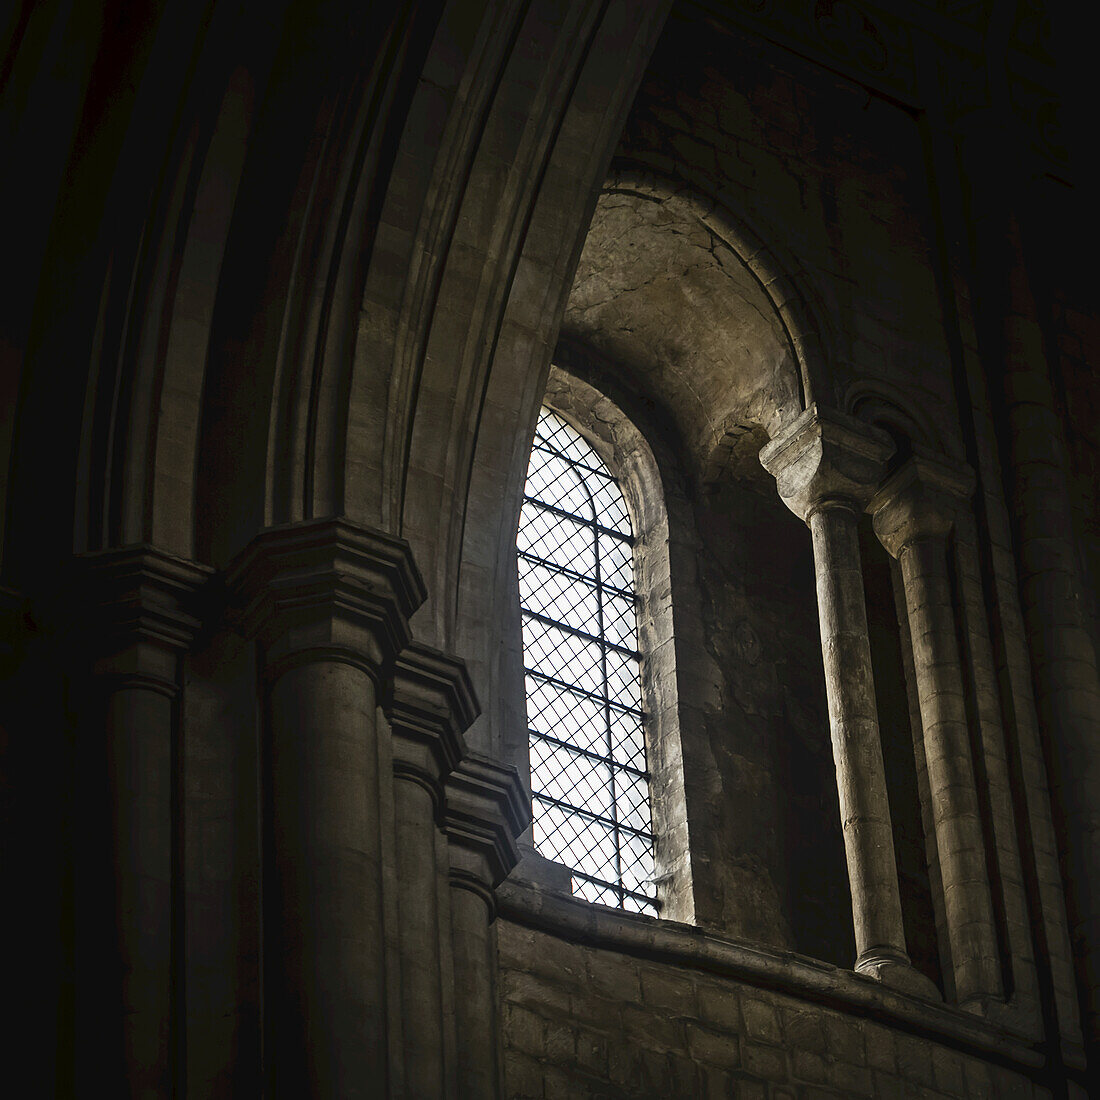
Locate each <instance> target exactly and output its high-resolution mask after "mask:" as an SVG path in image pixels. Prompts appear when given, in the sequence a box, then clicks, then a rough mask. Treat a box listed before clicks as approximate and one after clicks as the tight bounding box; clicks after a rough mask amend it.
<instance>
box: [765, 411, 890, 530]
mask: <svg viewBox="0 0 1100 1100" xmlns="http://www.w3.org/2000/svg"><path fill="white" fill-rule="evenodd" d="M893 453H894V444H893V441H892V440H891V439H890V437H889V436H888V435H887V434H886V433H885V432H883V431H880V430H879V429H877V428H873V427H871V426H870V425H868V424H864V423H863V421H861V420H856V419H854V418H853V417H850V416H845V415H843V414H842V413H838V412H836V411H834V410H833V409H828V408H824V407H822V406H819V405H817V404H813V405H811V406H810V407H809V408H808V409H806V410H805V411H804V412H803V413H801V414H800V415H799V416H798V418H797V419H796V420H794V421H792V422H791V423H790V424H788V425H787V427H786V428H784V429H783V430H782V431H781V432H780V433H779V434H778V435H777V436H776V437H775V438H774V439H773V440H771V442H769V443H768V444H766V445H765V446H764V448H763V449H762V450H761V452H760V462H761V464H762V465H763V467H764V469H765V470H767V471H768V473H770V474H771V475H772V476H773V477H774V478H775V481H776V485H777V486H778V488H779V495H780V497H781V498H782V499H783V503H784V504H786V505H787V507H788V508H790V510H791V511H792V512H794V514H795V515H796V516H798V518H799V519H801V520H802V521H803V522H805V523H809V521H810V517H811V516H812V515H813V514H814V512H816V511H818V510H819V509H821V508H823V507H836V506H839V507H843V508H848V509H850V510H851V511H854V512H856V513H857V514H859V513H862V512H863V510H864V509H865V508H866V506H867V502H868V501H869V500H870V499H871V497H872V496H873V495H874V492H875V490H876V489H877V488H878V485H879V482H880V481H881V479H882V474H883V470H884V468H885V464H886V462H887V460H888V459H889V458H890V456H891V455H892V454H893Z"/></svg>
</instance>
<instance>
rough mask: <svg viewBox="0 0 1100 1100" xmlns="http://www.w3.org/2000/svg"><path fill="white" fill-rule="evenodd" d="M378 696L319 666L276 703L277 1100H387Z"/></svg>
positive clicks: (305, 668) (273, 1049) (355, 674)
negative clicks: (334, 1099)
mask: <svg viewBox="0 0 1100 1100" xmlns="http://www.w3.org/2000/svg"><path fill="white" fill-rule="evenodd" d="M375 715H376V711H375V687H374V684H373V682H372V680H371V677H370V676H369V675H367V673H366V672H364V671H363V669H361V668H357V667H355V666H354V665H352V664H350V663H347V662H344V661H339V660H331V659H329V660H325V659H310V660H307V661H305V663H302V664H299V665H297V666H295V667H291V668H289V669H287V670H286V671H283V672H282V673H281V674H279V675H278V676H277V678H276V679H275V680H274V682H273V683H272V684H271V687H270V690H269V695H268V733H267V753H268V776H269V787H268V792H267V793H268V805H267V807H266V810H267V814H268V815H269V822H270V828H269V834H268V842H269V844H270V851H269V862H268V874H269V876H270V881H269V885H268V889H269V891H270V893H269V898H270V900H271V902H272V905H271V908H270V910H269V913H268V915H269V918H272V920H271V927H270V930H269V931H268V932H267V943H266V945H265V954H266V965H265V982H266V985H267V989H266V990H265V1001H266V1003H267V1006H268V1008H267V1017H268V1031H267V1035H268V1044H269V1045H268V1059H267V1060H268V1064H269V1066H270V1067H271V1075H270V1077H271V1082H272V1085H273V1091H274V1093H275V1095H279V1096H291V1095H295V1096H306V1095H308V1096H348V1097H353V1096H361V1097H367V1096H371V1095H377V1093H376V1092H375V1091H374V1090H375V1089H376V1087H377V1082H379V1081H383V1080H385V1075H386V1060H385V1032H386V1029H385V975H384V960H383V957H382V952H381V946H380V945H381V943H382V937H383V927H382V909H381V890H380V884H381V851H380V848H379V821H378V799H377V795H376V793H375V792H376V791H377V787H378V768H377V759H378V753H377V743H376V736H377V731H376V728H375V722H376V718H375Z"/></svg>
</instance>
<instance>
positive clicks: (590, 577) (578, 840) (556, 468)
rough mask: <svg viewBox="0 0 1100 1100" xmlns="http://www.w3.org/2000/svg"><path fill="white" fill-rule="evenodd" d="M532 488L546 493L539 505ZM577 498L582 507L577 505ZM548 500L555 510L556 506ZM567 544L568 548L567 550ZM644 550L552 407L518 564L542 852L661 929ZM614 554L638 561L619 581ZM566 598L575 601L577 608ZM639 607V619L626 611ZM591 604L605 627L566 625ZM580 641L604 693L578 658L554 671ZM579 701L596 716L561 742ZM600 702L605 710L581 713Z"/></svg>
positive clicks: (533, 474) (590, 454)
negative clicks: (644, 633)
mask: <svg viewBox="0 0 1100 1100" xmlns="http://www.w3.org/2000/svg"><path fill="white" fill-rule="evenodd" d="M547 474H549V475H550V476H549V478H548V479H547V478H546V476H545V475H547ZM532 478H534V479H535V485H534V487H533V492H529V491H528V490H530V489H532ZM577 488H579V489H580V490H581V493H580V495H578V494H576V492H575V491H573V492H571V490H575V489H577ZM552 490H557V494H556V495H555V492H553V491H552ZM547 495H549V496H550V497H551V499H549V500H548V499H545V498H546V497H547ZM601 497H602V498H603V501H604V503H603V505H601V503H600V500H599V499H598V498H601ZM566 504H568V505H569V506H565V505H566ZM624 528H625V530H624ZM563 531H564V532H565V536H566V537H565V542H564V543H560V542H557V541H556V537H557V536H560V534H561V532H563ZM589 536H590V537H591V552H590V556H589V559H588V562H587V564H586V563H585V562H584V561H583V560H582V561H578V560H577V559H578V558H581V559H583V557H584V556H585V555H583V554H576V555H575V556H574V557H573V558H572V559H570V560H569V564H566V563H565V562H563V561H562V560H560V559H559V555H560V554H561V552H562V549H563V547H564V548H565V549H568V548H570V547H573V546H574V545H575V544H576V543H577V542H578V541H579V542H580V543H581V544H582V545H583V543H584V542H585V541H587V538H588V537H589ZM634 545H635V535H634V527H633V520H632V517H631V516H630V513H629V509H628V507H627V502H626V498H625V496H624V494H623V492H622V489H621V487H620V486H619V484H618V478H617V477H616V476H615V473H614V472H613V471H612V470H611V469H609V468H608V465H607V463H606V462H605V461H604V460H603V458H602V457H601V456H600V454H599V452H598V451H597V450H596V448H595V447H593V446H592V444H591V442H589V441H588V440H587V439H585V437H584V436H583V435H582V434H581V433H580V432H579V431H578V430H577V428H576V427H575V426H574V425H572V424H571V423H570V422H569V420H568V419H567V418H565V417H563V416H562V415H561V413H560V412H558V411H556V410H554V409H553V408H551V407H549V406H546V405H544V406H543V407H542V409H541V410H540V412H539V420H538V426H537V428H536V432H535V438H534V441H533V443H532V447H531V451H530V457H529V460H528V471H527V475H526V477H525V482H524V492H523V504H522V508H521V518H520V524H519V529H518V531H517V551H516V554H517V569H518V572H519V574H520V577H521V581H520V583H521V591H522V590H524V589H525V588H526V590H527V593H528V596H527V598H526V599H524V598H523V597H522V595H521V620H522V623H523V639H524V642H523V654H524V661H523V663H524V678H525V685H524V686H525V699H526V701H527V704H528V707H527V712H528V744H529V751H530V753H531V767H532V773H531V776H532V783H531V791H532V810H533V813H534V815H535V822H534V826H533V831H534V837H535V844H536V849H537V850H539V851H540V853H541V854H543V855H544V856H548V857H549V858H552V859H555V860H556V861H557V860H561V861H563V862H567V863H568V864H569V865H570V871H571V876H572V886H573V893H574V895H575V896H579V897H583V898H586V899H587V900H590V901H595V902H599V903H601V904H610V905H613V906H614V907H615V908H618V909H623V910H626V911H634V912H643V913H650V914H651V915H654V916H655V915H657V913H658V912H659V907H660V901H659V900H658V897H657V892H656V888H655V887H654V881H655V879H656V877H657V874H656V869H655V865H654V830H653V817H652V797H651V791H650V773H649V770H648V763H647V756H646V743H645V741H646V738H645V732H644V730H645V720H646V715H645V711H644V709H643V707H642V695H641V676H642V666H643V654H642V652H641V651H640V649H639V648H638V629H637V622H636V616H637V612H638V602H639V601H638V597H637V578H636V568H635V562H634ZM615 546H619V547H626V548H627V549H628V559H627V566H626V572H627V574H628V575H626V576H624V566H623V564H622V563H621V561H620V563H619V565H618V567H617V568H616V569H613V570H611V571H609V570H608V569H607V568H606V566H607V565H608V564H609V562H610V561H612V553H613V550H612V548H613V547H615ZM538 550H541V551H542V553H538V552H535V551H538ZM540 571H541V572H544V573H546V574H547V577H548V579H549V578H554V579H555V581H556V582H558V583H556V584H549V583H546V584H544V585H543V586H540V587H539V588H538V589H537V590H536V589H535V588H533V587H528V586H527V584H526V578H528V577H532V576H534V577H537V576H538V575H539V573H540ZM548 592H549V594H548ZM567 593H571V594H572V595H573V596H574V598H575V600H576V602H574V603H572V604H571V603H570V601H569V599H568V597H567ZM578 593H579V595H578ZM612 601H617V602H619V604H620V611H619V612H618V613H617V614H616V613H614V612H610V611H609V608H611V607H613V606H614V604H613V602H612ZM627 602H629V607H630V610H629V612H627V611H625V609H623V608H622V605H624V604H626V603H627ZM582 603H583V605H584V606H585V610H584V611H582V617H583V616H585V615H587V614H591V611H592V609H593V608H594V612H595V621H594V622H593V621H591V620H586V621H585V622H584V625H583V626H581V625H578V622H571V621H568V620H569V619H570V618H573V619H576V618H577V612H578V611H580V610H581V607H582ZM529 604H530V605H531V606H528V605H529ZM547 612H550V613H549V614H548V613H547ZM612 615H613V616H614V617H615V618H616V619H617V620H618V622H617V623H616V625H617V626H620V627H629V628H630V630H629V632H630V635H631V637H632V639H633V642H634V646H633V647H629V646H627V645H625V644H623V643H624V641H625V638H623V637H622V636H621V635H622V634H624V633H625V630H620V631H619V632H618V633H619V635H620V636H619V637H612V636H611V635H610V633H609V626H608V619H609V617H611V616H612ZM628 615H629V619H628V618H627V616H628ZM585 628H587V629H585ZM556 636H558V641H557V643H556V644H555V645H553V646H551V647H550V648H547V647H546V645H545V644H544V643H545V642H547V641H549V640H551V639H553V638H554V637H556ZM574 641H575V643H576V645H578V646H580V647H583V648H581V649H580V653H581V654H582V655H587V658H588V659H587V664H588V665H589V666H591V665H592V649H593V647H594V648H595V650H596V651H597V652H598V658H597V662H596V667H597V668H598V672H597V673H596V676H595V679H596V680H597V681H598V682H597V683H596V684H595V685H594V686H593V685H588V686H585V685H584V684H582V683H580V682H578V676H579V671H575V673H574V675H573V676H567V675H565V671H566V670H567V669H568V666H569V662H568V659H567V661H566V665H564V666H561V667H556V666H555V665H554V664H553V661H552V658H555V657H556V656H557V655H558V653H559V650H561V649H566V650H568V649H570V648H572V645H573V642H574ZM566 642H569V643H570V644H569V645H565V644H563V643H566ZM611 654H614V655H615V656H617V657H618V658H619V659H620V662H621V666H622V667H621V670H620V669H617V670H616V672H617V673H620V674H621V676H616V675H613V674H612V672H611V671H610V670H609V656H610V655H611ZM627 669H630V671H631V672H632V673H633V675H632V677H631V676H628V675H627V674H626V670H627ZM556 673H560V675H557V674H556ZM617 681H618V682H617ZM593 687H594V689H593ZM631 690H633V695H632V696H631V695H630V692H631ZM569 698H572V699H574V700H575V703H576V709H577V710H584V709H589V710H590V712H591V713H590V714H589V716H588V718H587V720H585V721H583V722H578V723H577V724H576V728H575V729H574V730H573V731H572V733H570V731H569V722H568V720H566V721H565V729H564V730H561V731H559V725H561V723H562V720H563V719H565V710H564V708H565V700H567V699H569ZM591 703H595V704H596V706H595V707H590V708H589V707H587V706H583V705H582V704H591ZM533 707H537V708H538V709H537V710H533V709H532V708H533ZM597 711H598V717H597ZM548 713H549V714H550V717H551V720H552V721H554V722H555V725H554V726H553V727H552V729H553V732H551V731H550V729H548V728H543V727H542V723H540V722H539V721H538V719H539V717H541V716H542V715H546V714H548ZM569 713H570V714H572V713H573V708H570V709H569ZM617 726H618V727H620V730H619V734H617V732H616V727H617ZM559 732H560V733H561V736H558V735H557V734H558V733H559ZM620 737H621V739H620ZM624 745H625V746H626V751H625V752H624V751H623V748H624ZM548 765H549V766H548ZM555 769H556V771H555ZM567 772H568V774H569V775H570V778H571V780H572V782H571V783H570V785H569V786H567V787H565V786H564V785H563V783H562V777H563V776H564V775H566V774H567ZM536 777H537V778H536ZM577 791H581V792H582V794H581V795H579V796H578V795H577V794H576V793H575V792H577ZM584 792H587V793H584ZM586 837H587V842H586V841H585V840H584V839H583V838H586ZM593 852H600V853H602V856H603V861H602V862H600V861H599V859H595V860H593V859H591V858H589V857H591V856H592V854H593ZM567 857H571V858H568V859H567ZM647 886H648V889H646V887H647Z"/></svg>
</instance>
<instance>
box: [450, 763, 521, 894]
mask: <svg viewBox="0 0 1100 1100" xmlns="http://www.w3.org/2000/svg"><path fill="white" fill-rule="evenodd" d="M530 822H531V803H530V800H529V799H528V797H527V792H526V791H525V790H524V787H523V783H522V782H521V781H520V777H519V772H518V771H516V769H515V768H514V767H512V766H511V765H506V764H498V763H496V762H495V761H493V760H490V759H489V758H488V757H486V756H482V755H481V754H480V753H469V754H468V755H467V756H466V757H465V759H463V760H462V761H461V763H460V764H459V765H458V767H457V768H456V769H455V770H454V771H453V772H452V773H451V774H450V775H449V776H448V777H447V782H446V800H445V805H444V810H443V827H444V831H445V832H446V834H447V840H448V843H449V845H450V848H451V878H452V881H453V882H454V884H455V885H456V886H465V887H467V888H468V889H474V890H475V891H480V892H483V893H485V895H486V897H487V898H490V899H491V891H492V890H493V889H494V888H495V887H496V886H498V885H499V884H500V883H501V882H503V881H504V878H505V876H506V875H507V874H508V872H509V871H511V869H512V868H513V867H515V865H516V864H517V863H518V862H519V850H518V848H517V847H516V837H518V836H519V834H520V833H521V832H523V830H524V829H525V828H527V826H528V825H529V824H530Z"/></svg>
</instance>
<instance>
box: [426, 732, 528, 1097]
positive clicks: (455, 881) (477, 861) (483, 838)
mask: <svg viewBox="0 0 1100 1100" xmlns="http://www.w3.org/2000/svg"><path fill="white" fill-rule="evenodd" d="M530 821H531V809H530V804H529V802H528V799H527V794H526V792H525V791H524V789H523V784H522V783H521V781H520V778H519V773H518V772H517V771H516V770H515V768H512V767H506V766H502V765H500V764H496V763H494V762H493V761H492V760H489V759H488V758H486V757H483V756H480V755H477V754H473V753H471V754H469V755H468V756H467V757H466V759H464V760H463V761H462V763H461V764H460V765H459V766H458V768H456V769H455V771H454V772H452V774H451V775H450V777H449V778H448V780H447V791H446V806H445V809H444V829H445V830H446V833H447V840H448V845H449V852H450V860H451V942H452V950H453V958H454V982H455V1030H456V1033H457V1040H458V1042H457V1056H458V1095H459V1096H460V1097H462V1098H464V1100H488V1098H490V1097H495V1096H500V1095H502V1093H501V1087H502V1082H501V1079H500V1051H499V1048H498V1042H497V1037H498V1034H499V1031H500V1021H499V1019H498V1012H497V1003H496V980H495V979H496V943H495V938H494V936H493V929H492V922H493V920H494V919H495V917H496V899H495V897H494V894H493V891H494V889H495V888H496V887H497V886H498V885H499V884H500V883H501V882H502V881H503V880H504V876H505V875H507V874H508V872H509V871H510V870H511V869H512V868H513V867H514V866H515V865H516V863H517V862H518V860H519V854H518V852H517V849H516V842H515V838H516V837H517V836H518V835H519V834H520V833H521V832H522V831H523V830H524V829H525V828H526V827H527V825H528V824H530Z"/></svg>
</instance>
